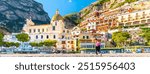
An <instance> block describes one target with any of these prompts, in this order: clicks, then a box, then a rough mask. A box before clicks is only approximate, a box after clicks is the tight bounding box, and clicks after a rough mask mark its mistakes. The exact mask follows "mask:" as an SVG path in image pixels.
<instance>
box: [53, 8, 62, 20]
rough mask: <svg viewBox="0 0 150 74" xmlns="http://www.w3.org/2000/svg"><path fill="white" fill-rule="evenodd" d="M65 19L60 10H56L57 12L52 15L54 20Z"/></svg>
mask: <svg viewBox="0 0 150 74" xmlns="http://www.w3.org/2000/svg"><path fill="white" fill-rule="evenodd" d="M58 20H63V17H62V16H61V15H60V14H59V11H58V10H56V14H55V15H54V16H53V17H52V21H58Z"/></svg>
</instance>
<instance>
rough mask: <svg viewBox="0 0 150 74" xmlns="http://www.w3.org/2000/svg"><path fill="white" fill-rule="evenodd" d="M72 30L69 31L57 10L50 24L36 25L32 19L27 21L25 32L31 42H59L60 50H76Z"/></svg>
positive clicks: (57, 45)
mask: <svg viewBox="0 0 150 74" xmlns="http://www.w3.org/2000/svg"><path fill="white" fill-rule="evenodd" d="M70 31H71V30H70V29H67V28H66V26H65V23H64V19H63V17H62V16H61V15H60V14H59V11H58V10H57V11H56V13H55V15H54V16H53V17H52V19H51V21H50V24H41V25H36V24H35V23H34V22H33V21H32V19H31V18H30V19H27V20H26V24H25V25H24V27H23V32H25V33H27V34H29V36H30V42H41V41H45V40H48V39H50V40H57V44H56V47H57V48H58V49H71V50H73V49H74V41H73V40H72V36H71V32H70Z"/></svg>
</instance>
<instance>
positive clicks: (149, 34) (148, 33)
mask: <svg viewBox="0 0 150 74" xmlns="http://www.w3.org/2000/svg"><path fill="white" fill-rule="evenodd" d="M141 36H142V37H143V38H144V39H145V40H146V41H147V45H150V28H142V32H141Z"/></svg>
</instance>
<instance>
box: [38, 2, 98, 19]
mask: <svg viewBox="0 0 150 74" xmlns="http://www.w3.org/2000/svg"><path fill="white" fill-rule="evenodd" d="M36 1H37V2H40V3H42V4H43V7H44V10H45V11H46V12H47V13H48V14H49V16H50V18H51V17H52V16H53V15H54V14H55V11H56V10H57V9H59V12H60V14H61V15H62V16H64V15H66V14H70V13H75V12H79V11H80V10H82V9H83V8H84V7H86V6H88V5H90V4H91V3H92V2H95V1H96V0H36Z"/></svg>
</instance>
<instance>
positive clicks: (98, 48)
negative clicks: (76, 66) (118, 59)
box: [95, 39, 102, 56]
mask: <svg viewBox="0 0 150 74" xmlns="http://www.w3.org/2000/svg"><path fill="white" fill-rule="evenodd" d="M95 40H96V43H95V46H96V55H98V54H99V53H100V54H101V51H100V50H101V42H100V41H101V40H98V39H95ZM101 56H102V54H101Z"/></svg>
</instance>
